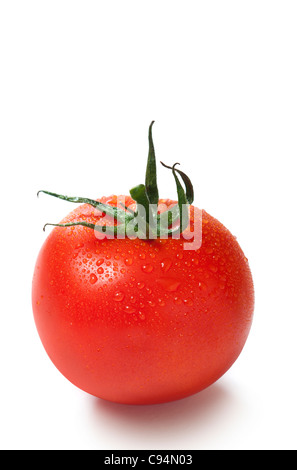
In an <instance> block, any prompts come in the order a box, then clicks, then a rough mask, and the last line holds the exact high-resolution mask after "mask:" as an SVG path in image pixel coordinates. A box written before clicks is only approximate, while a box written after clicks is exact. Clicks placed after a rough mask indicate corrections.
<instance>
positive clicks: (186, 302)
mask: <svg viewBox="0 0 297 470" xmlns="http://www.w3.org/2000/svg"><path fill="white" fill-rule="evenodd" d="M184 304H185V305H188V306H189V307H192V305H193V300H192V299H184Z"/></svg>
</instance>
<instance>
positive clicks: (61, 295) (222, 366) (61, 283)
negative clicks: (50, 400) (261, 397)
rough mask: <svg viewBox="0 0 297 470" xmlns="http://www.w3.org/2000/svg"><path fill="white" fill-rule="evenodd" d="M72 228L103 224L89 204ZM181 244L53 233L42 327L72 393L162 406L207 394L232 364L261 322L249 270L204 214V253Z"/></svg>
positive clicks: (39, 311) (40, 289)
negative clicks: (257, 318) (202, 392)
mask: <svg viewBox="0 0 297 470" xmlns="http://www.w3.org/2000/svg"><path fill="white" fill-rule="evenodd" d="M127 200H128V203H129V202H131V199H130V200H129V198H128V199H127ZM102 202H105V203H107V202H108V203H109V204H111V205H112V204H113V198H109V199H106V198H105V199H102ZM162 202H163V203H164V202H165V201H162ZM169 202H170V201H166V203H167V204H169ZM74 220H85V221H87V222H91V223H94V224H96V223H98V222H99V221H100V217H99V215H98V212H97V211H96V209H94V208H92V207H91V206H89V205H86V204H85V205H82V206H79V207H78V208H76V210H74V211H73V212H71V213H70V214H69V215H68V216H67V217H66V219H64V221H63V222H64V223H65V222H72V221H74ZM183 242H184V240H183V237H182V236H181V238H180V239H172V238H169V239H167V240H164V239H155V240H141V239H139V238H137V239H134V240H132V239H129V238H125V239H121V240H120V239H117V238H115V239H104V240H99V239H98V238H97V237H96V236H95V234H94V231H93V230H90V229H89V228H87V227H82V226H73V227H66V228H65V227H63V228H62V227H56V228H54V229H53V230H52V232H51V233H50V235H49V236H48V238H47V239H46V241H45V243H44V245H43V247H42V249H41V251H40V254H39V256H38V260H37V263H36V268H35V273H34V279H33V310H34V318H35V322H36V326H37V329H38V332H39V335H40V338H41V341H42V343H43V345H44V347H45V350H46V351H47V353H48V355H49V357H50V358H51V360H52V361H53V363H54V364H55V365H56V367H57V368H58V369H59V370H60V372H61V373H62V374H64V376H65V377H67V379H69V380H70V381H71V382H72V383H73V384H75V385H76V386H77V387H79V388H81V389H82V390H84V391H86V392H88V393H90V394H92V395H95V396H97V397H100V398H103V399H106V400H110V401H114V402H119V403H128V404H151V403H161V402H167V401H171V400H177V399H180V398H183V397H186V396H189V395H191V394H194V393H196V392H198V391H200V390H202V389H204V388H205V387H207V386H209V385H211V384H212V383H213V382H215V381H216V380H217V379H219V377H221V376H222V375H223V374H224V373H225V372H226V371H227V370H228V369H229V367H230V366H231V365H232V364H233V363H234V361H235V360H236V359H237V357H238V355H239V354H240V352H241V350H242V348H243V346H244V344H245V342H246V339H247V336H248V333H249V331H250V327H251V322H252V317H253V308H254V290H253V281H252V276H251V272H250V269H249V265H248V261H247V259H246V257H245V256H244V254H243V252H242V250H241V248H240V246H239V244H238V242H237V241H236V239H235V237H234V236H233V235H231V233H230V232H229V231H228V230H227V229H226V228H225V227H224V226H223V225H222V224H221V223H220V222H218V221H217V220H216V219H214V218H213V217H211V216H210V215H209V214H207V213H206V212H205V211H203V212H202V246H201V247H200V248H198V249H196V250H184V249H183Z"/></svg>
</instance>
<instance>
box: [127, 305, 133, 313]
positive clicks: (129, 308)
mask: <svg viewBox="0 0 297 470" xmlns="http://www.w3.org/2000/svg"><path fill="white" fill-rule="evenodd" d="M125 312H127V313H135V312H136V309H135V308H134V307H132V306H131V305H126V306H125Z"/></svg>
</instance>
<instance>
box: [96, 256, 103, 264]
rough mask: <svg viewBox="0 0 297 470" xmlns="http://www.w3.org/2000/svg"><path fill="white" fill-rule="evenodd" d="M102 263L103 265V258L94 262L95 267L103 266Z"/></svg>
mask: <svg viewBox="0 0 297 470" xmlns="http://www.w3.org/2000/svg"><path fill="white" fill-rule="evenodd" d="M103 263H104V259H103V258H100V259H98V260H97V261H96V265H97V266H101V264H103Z"/></svg>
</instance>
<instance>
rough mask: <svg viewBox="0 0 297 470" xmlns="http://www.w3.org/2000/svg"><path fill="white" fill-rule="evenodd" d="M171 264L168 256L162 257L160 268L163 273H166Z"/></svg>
mask: <svg viewBox="0 0 297 470" xmlns="http://www.w3.org/2000/svg"><path fill="white" fill-rule="evenodd" d="M171 266H172V261H171V259H169V258H164V259H163V261H162V262H161V269H162V271H163V272H164V273H167V271H169V269H170V268H171Z"/></svg>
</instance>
